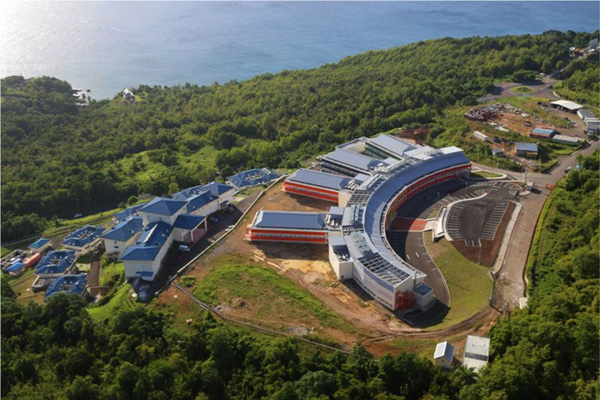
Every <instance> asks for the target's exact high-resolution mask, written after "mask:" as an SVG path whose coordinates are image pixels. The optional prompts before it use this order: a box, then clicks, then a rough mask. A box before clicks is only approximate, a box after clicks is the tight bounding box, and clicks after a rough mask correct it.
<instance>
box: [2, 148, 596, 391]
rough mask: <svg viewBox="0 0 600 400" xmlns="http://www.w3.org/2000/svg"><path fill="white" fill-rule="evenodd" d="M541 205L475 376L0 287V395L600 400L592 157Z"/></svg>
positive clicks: (204, 319)
mask: <svg viewBox="0 0 600 400" xmlns="http://www.w3.org/2000/svg"><path fill="white" fill-rule="evenodd" d="M578 161H579V165H580V166H581V169H580V170H574V171H572V172H570V173H569V175H568V177H567V178H565V179H563V181H561V183H560V185H559V187H558V188H557V189H556V190H555V191H554V192H553V194H552V195H551V197H550V200H549V203H548V207H547V208H546V210H545V212H544V217H543V218H542V220H541V221H540V225H539V228H538V230H537V232H536V239H535V243H534V248H533V252H532V256H531V262H530V265H529V270H530V280H531V281H532V283H533V284H532V285H531V286H530V290H529V292H530V297H529V305H528V307H527V308H525V309H523V310H519V311H516V312H514V313H513V314H512V315H511V316H510V318H507V319H503V320H501V321H500V322H499V323H498V324H496V325H495V326H494V327H492V330H491V333H490V337H491V354H490V360H491V361H490V365H489V366H488V367H487V368H484V369H483V370H482V372H481V373H480V376H479V378H478V379H475V375H474V374H473V373H472V372H470V371H467V370H465V369H464V368H459V369H457V370H455V371H453V372H445V371H443V370H441V369H438V368H435V367H434V366H433V365H432V363H431V362H430V361H428V360H425V359H423V358H419V357H418V356H415V355H412V354H407V353H400V354H398V355H396V356H390V355H386V356H384V357H382V358H380V359H379V360H375V359H374V358H373V357H372V355H370V354H369V353H368V352H367V351H366V350H365V349H364V348H363V347H362V346H361V345H360V344H358V345H356V346H355V347H354V348H353V349H352V351H351V354H344V353H342V352H339V351H337V352H323V351H320V350H318V349H315V348H310V347H305V345H302V344H300V343H298V342H296V341H295V340H293V339H274V338H269V337H266V336H257V335H255V334H251V333H249V332H247V331H241V330H238V329H236V328H234V327H232V326H228V325H225V324H223V323H219V322H216V321H215V320H214V319H213V318H212V317H211V316H210V315H209V314H199V315H198V318H197V322H194V323H193V324H192V325H191V326H190V327H188V328H186V329H182V328H181V327H179V328H177V327H175V326H174V324H173V323H172V320H171V317H169V316H168V315H166V314H163V313H161V312H157V311H154V310H153V308H152V307H146V308H144V307H138V308H135V309H133V310H127V311H121V312H120V313H118V314H117V315H116V316H114V317H113V318H112V319H111V320H106V321H105V322H104V323H102V324H98V323H95V322H93V321H92V320H91V319H90V316H89V314H88V313H87V311H86V309H85V306H86V304H85V302H84V301H83V300H82V299H81V298H79V297H76V296H68V295H64V294H60V295H57V296H55V297H53V298H51V299H49V300H48V301H47V302H46V304H44V305H43V306H39V305H36V304H34V303H30V304H29V305H28V306H23V305H20V304H19V303H17V302H16V301H15V300H14V293H12V290H11V288H10V286H9V285H8V284H7V282H6V280H4V279H3V280H2V302H1V307H2V327H1V329H2V360H1V362H2V365H1V367H2V371H1V372H2V378H3V379H2V392H1V394H2V397H3V398H6V399H47V398H53V399H54V398H61V399H62V398H65V399H85V400H93V399H144V400H145V399H234V398H248V399H261V398H269V399H282V400H283V399H286V400H289V399H292V400H293V399H357V400H358V399H360V400H368V399H376V400H383V399H467V400H480V399H503V400H504V399H505V400H509V399H548V400H551V399H552V400H554V399H571V398H577V399H590V400H592V399H596V398H598V383H599V380H598V365H599V352H600V348H599V341H600V336H599V334H598V325H599V323H600V319H599V313H598V311H599V310H598V306H599V293H598V285H599V284H600V278H599V271H598V263H599V261H600V260H599V256H598V254H599V250H600V249H599V243H600V229H599V225H600V217H599V211H598V199H599V196H600V187H599V181H600V178H599V175H598V172H599V163H600V153H598V152H596V153H594V154H593V155H592V156H590V157H587V158H585V159H579V160H578Z"/></svg>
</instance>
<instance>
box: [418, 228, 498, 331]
mask: <svg viewBox="0 0 600 400" xmlns="http://www.w3.org/2000/svg"><path fill="white" fill-rule="evenodd" d="M424 236H425V244H426V246H427V248H428V250H429V253H430V254H431V256H432V257H433V259H434V261H435V263H436V264H437V266H438V268H439V269H440V271H442V274H443V275H444V279H446V283H447V284H448V289H449V290H450V311H449V312H448V314H447V315H446V317H445V318H444V320H443V321H442V322H441V323H439V324H437V325H434V326H431V327H429V328H428V329H430V330H437V329H442V328H446V327H449V326H452V325H455V324H457V323H459V322H461V321H464V320H465V319H467V318H469V317H471V316H473V315H474V314H476V313H477V312H478V311H480V310H482V309H483V308H484V307H486V306H487V304H488V299H489V297H490V291H491V288H492V281H491V279H490V275H489V273H488V269H487V267H484V266H481V265H478V264H475V263H473V262H471V261H469V260H467V259H466V258H465V257H464V256H463V255H462V254H461V253H460V252H459V251H458V250H456V248H455V247H454V246H453V245H452V244H451V243H450V242H448V241H447V240H446V239H441V240H440V241H439V242H436V243H433V242H432V240H431V237H430V236H429V235H424Z"/></svg>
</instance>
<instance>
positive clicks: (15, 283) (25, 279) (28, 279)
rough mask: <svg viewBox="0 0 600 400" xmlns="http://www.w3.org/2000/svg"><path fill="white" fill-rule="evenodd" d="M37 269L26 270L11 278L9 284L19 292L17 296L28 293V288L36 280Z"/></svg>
mask: <svg viewBox="0 0 600 400" xmlns="http://www.w3.org/2000/svg"><path fill="white" fill-rule="evenodd" d="M35 277H36V275H35V269H33V268H32V269H29V270H28V271H25V272H24V273H23V275H21V276H19V277H17V278H13V279H11V280H10V281H9V282H8V284H9V285H10V286H11V287H12V289H13V290H14V291H15V293H16V294H17V296H19V295H26V294H27V288H30V287H31V285H32V284H33V281H34V280H35Z"/></svg>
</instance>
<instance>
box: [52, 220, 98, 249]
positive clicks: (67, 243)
mask: <svg viewBox="0 0 600 400" xmlns="http://www.w3.org/2000/svg"><path fill="white" fill-rule="evenodd" d="M103 231H104V228H103V227H101V226H93V225H87V226H84V227H83V228H79V229H77V230H76V231H75V232H72V233H70V234H69V235H68V236H67V237H66V238H65V239H64V240H63V241H62V242H61V243H60V244H62V245H63V246H64V247H65V248H67V249H70V250H75V251H79V252H83V251H87V250H90V249H92V248H94V247H95V246H96V245H98V244H99V243H100V240H101V239H100V235H101V234H102V232H103Z"/></svg>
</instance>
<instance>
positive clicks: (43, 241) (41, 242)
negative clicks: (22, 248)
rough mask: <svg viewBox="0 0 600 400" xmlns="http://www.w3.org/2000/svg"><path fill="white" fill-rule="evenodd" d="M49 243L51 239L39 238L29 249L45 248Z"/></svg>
mask: <svg viewBox="0 0 600 400" xmlns="http://www.w3.org/2000/svg"><path fill="white" fill-rule="evenodd" d="M49 241H50V239H44V238H39V239H38V240H36V241H35V242H33V243H31V244H30V245H29V246H28V247H29V248H30V249H39V248H42V247H44V246H45V245H46V244H47V243H48V242H49Z"/></svg>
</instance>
